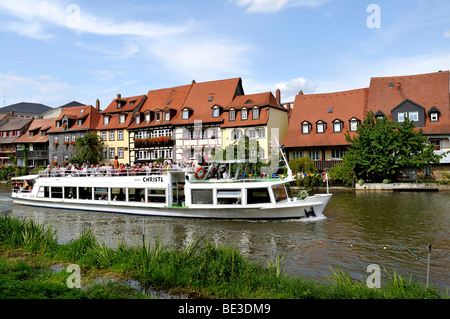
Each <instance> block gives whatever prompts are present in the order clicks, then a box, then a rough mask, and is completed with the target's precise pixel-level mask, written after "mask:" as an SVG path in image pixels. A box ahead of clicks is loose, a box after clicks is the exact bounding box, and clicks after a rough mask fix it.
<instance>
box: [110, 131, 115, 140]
mask: <svg viewBox="0 0 450 319" xmlns="http://www.w3.org/2000/svg"><path fill="white" fill-rule="evenodd" d="M109 140H110V141H115V140H116V131H115V130H110V131H109Z"/></svg>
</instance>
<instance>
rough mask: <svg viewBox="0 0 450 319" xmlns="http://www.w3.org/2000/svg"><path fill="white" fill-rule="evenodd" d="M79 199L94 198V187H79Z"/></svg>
mask: <svg viewBox="0 0 450 319" xmlns="http://www.w3.org/2000/svg"><path fill="white" fill-rule="evenodd" d="M78 198H79V199H92V187H78Z"/></svg>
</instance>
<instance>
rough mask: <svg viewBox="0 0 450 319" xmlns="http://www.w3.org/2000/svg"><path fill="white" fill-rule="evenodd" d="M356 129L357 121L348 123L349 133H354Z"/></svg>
mask: <svg viewBox="0 0 450 319" xmlns="http://www.w3.org/2000/svg"><path fill="white" fill-rule="evenodd" d="M357 129H358V121H356V120H352V121H350V131H352V132H356V130H357Z"/></svg>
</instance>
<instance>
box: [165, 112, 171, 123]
mask: <svg viewBox="0 0 450 319" xmlns="http://www.w3.org/2000/svg"><path fill="white" fill-rule="evenodd" d="M164 121H170V112H165V113H164Z"/></svg>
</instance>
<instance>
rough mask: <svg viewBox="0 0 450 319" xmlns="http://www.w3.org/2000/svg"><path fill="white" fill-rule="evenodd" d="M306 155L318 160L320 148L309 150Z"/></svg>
mask: <svg viewBox="0 0 450 319" xmlns="http://www.w3.org/2000/svg"><path fill="white" fill-rule="evenodd" d="M308 157H309V158H310V159H312V160H313V161H320V150H309V151H308Z"/></svg>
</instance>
